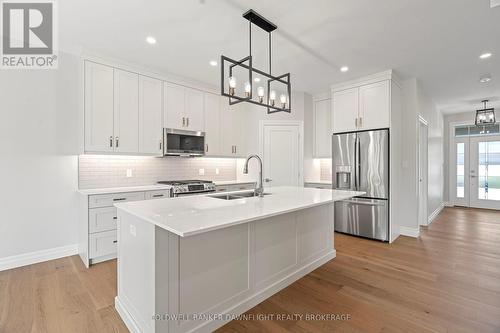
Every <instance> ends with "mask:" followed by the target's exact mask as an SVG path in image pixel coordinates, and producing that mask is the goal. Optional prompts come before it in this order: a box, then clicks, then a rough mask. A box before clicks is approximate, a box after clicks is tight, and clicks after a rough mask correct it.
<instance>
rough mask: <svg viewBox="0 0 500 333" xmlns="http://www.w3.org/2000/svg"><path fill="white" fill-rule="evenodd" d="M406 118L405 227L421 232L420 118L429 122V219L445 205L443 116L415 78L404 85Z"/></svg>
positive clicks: (404, 156)
mask: <svg viewBox="0 0 500 333" xmlns="http://www.w3.org/2000/svg"><path fill="white" fill-rule="evenodd" d="M403 95H404V107H403V109H404V117H403V133H404V136H403V138H404V142H403V151H402V157H403V158H402V162H401V167H402V180H403V183H402V188H403V192H402V193H403V198H402V201H401V205H402V206H403V207H402V208H403V209H402V210H401V211H402V212H403V214H404V215H403V217H402V218H401V226H403V227H408V228H412V229H418V204H417V203H418V185H417V173H418V167H417V147H418V132H417V128H418V115H420V116H422V118H424V119H425V120H426V121H427V122H428V125H429V127H428V133H429V140H428V152H429V157H428V161H429V166H428V170H429V174H428V183H429V188H428V202H427V207H428V216H430V215H431V214H432V213H433V212H434V211H435V210H436V209H439V208H440V207H441V204H442V202H443V188H444V182H443V161H444V159H443V155H444V154H443V133H444V131H443V116H442V114H441V112H440V111H439V110H438V109H437V108H436V105H435V104H434V103H433V102H432V101H431V100H430V99H429V98H428V97H427V96H426V95H425V92H424V91H423V90H422V88H421V87H420V84H419V82H418V81H417V80H416V79H415V78H413V79H409V80H406V81H404V82H403Z"/></svg>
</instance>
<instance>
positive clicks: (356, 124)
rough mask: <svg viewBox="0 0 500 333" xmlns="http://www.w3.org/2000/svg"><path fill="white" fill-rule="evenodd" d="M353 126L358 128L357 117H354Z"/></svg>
mask: <svg viewBox="0 0 500 333" xmlns="http://www.w3.org/2000/svg"><path fill="white" fill-rule="evenodd" d="M354 126H355V127H356V128H358V117H356V119H354Z"/></svg>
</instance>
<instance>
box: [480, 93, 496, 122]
mask: <svg viewBox="0 0 500 333" xmlns="http://www.w3.org/2000/svg"><path fill="white" fill-rule="evenodd" d="M488 102H489V101H488V100H487V99H486V100H484V101H481V103H483V109H481V110H477V111H476V126H481V125H493V124H495V122H496V119H495V109H494V108H489V109H488V108H486V103H488Z"/></svg>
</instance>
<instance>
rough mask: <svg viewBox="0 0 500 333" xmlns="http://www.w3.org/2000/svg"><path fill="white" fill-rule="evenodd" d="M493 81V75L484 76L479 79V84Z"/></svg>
mask: <svg viewBox="0 0 500 333" xmlns="http://www.w3.org/2000/svg"><path fill="white" fill-rule="evenodd" d="M490 81H491V75H489V74H488V75H483V76H481V77H480V78H479V82H481V83H487V82H490Z"/></svg>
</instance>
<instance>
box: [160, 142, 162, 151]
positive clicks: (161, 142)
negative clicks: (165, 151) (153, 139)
mask: <svg viewBox="0 0 500 333" xmlns="http://www.w3.org/2000/svg"><path fill="white" fill-rule="evenodd" d="M161 146H162V142H161V140H160V151H161Z"/></svg>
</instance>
